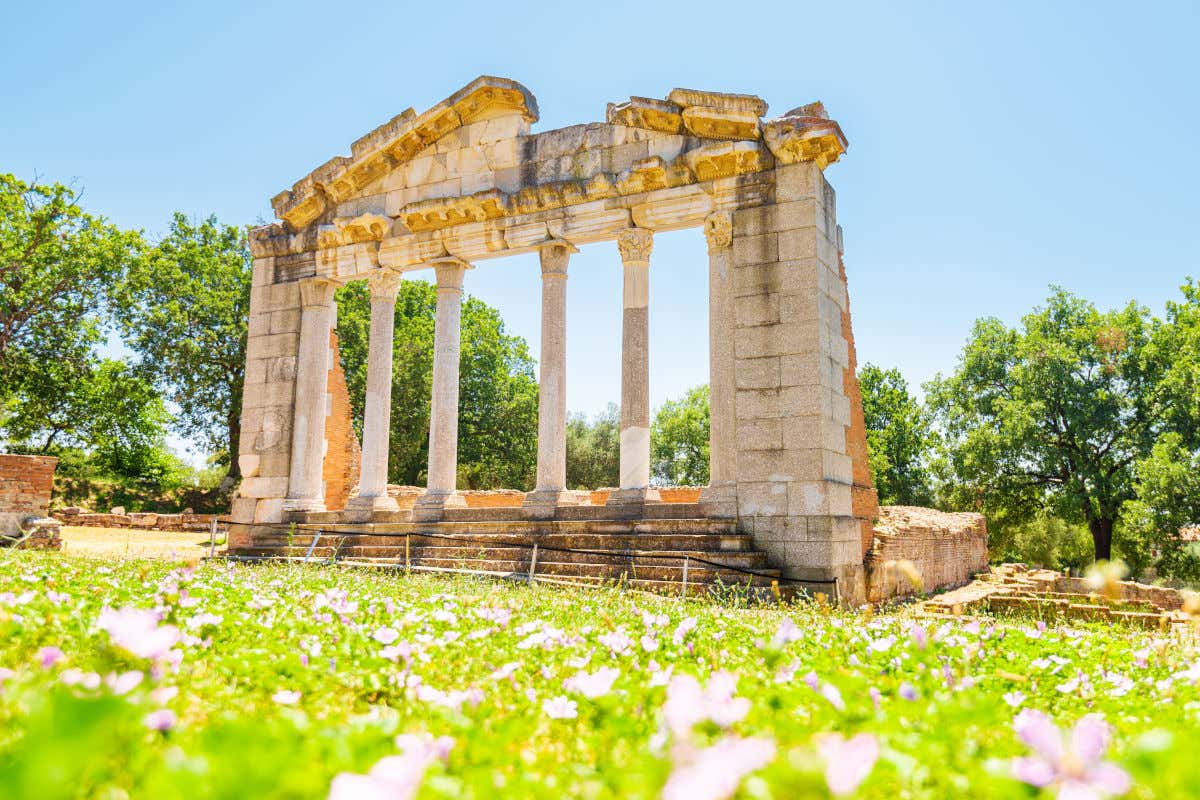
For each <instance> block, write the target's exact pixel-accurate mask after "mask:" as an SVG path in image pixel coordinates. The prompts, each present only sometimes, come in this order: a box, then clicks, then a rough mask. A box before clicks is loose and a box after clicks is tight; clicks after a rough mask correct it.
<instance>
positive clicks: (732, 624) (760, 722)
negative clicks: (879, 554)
mask: <svg viewBox="0 0 1200 800" xmlns="http://www.w3.org/2000/svg"><path fill="white" fill-rule="evenodd" d="M118 533H119V534H120V533H121V532H118ZM199 538H200V537H194V536H193V537H191V539H192V540H195V541H199ZM1197 680H1200V661H1197V650H1196V646H1195V643H1194V642H1193V641H1192V640H1191V639H1190V635H1189V636H1188V637H1185V638H1179V637H1178V636H1176V637H1175V638H1167V637H1166V635H1158V634H1147V633H1144V632H1135V631H1127V630H1124V629H1119V628H1107V629H1105V628H1100V627H1094V626H1086V625H1080V626H1076V627H1071V628H1066V627H1054V626H1049V627H1047V626H1042V625H1039V624H1038V622H1037V621H1036V620H1032V619H1029V620H1020V619H1017V620H1014V619H1011V618H1009V619H1004V620H999V619H997V620H993V619H988V618H973V619H964V618H957V619H952V620H938V619H920V618H917V617H915V616H913V614H912V612H911V611H900V612H898V613H889V614H879V615H874V616H870V615H863V614H859V615H853V614H849V613H844V612H839V611H834V610H831V609H829V608H826V607H823V606H821V605H818V604H812V605H797V606H789V607H785V608H756V609H748V608H739V607H734V606H731V605H720V604H709V603H702V602H698V601H688V602H683V601H681V600H678V599H668V598H659V597H651V596H645V595H640V594H635V593H629V592H622V591H620V590H618V589H611V590H582V589H578V590H577V589H566V588H552V587H545V586H538V585H534V586H525V585H518V584H510V583H497V582H490V581H482V580H476V579H469V578H463V577H434V576H411V577H407V576H404V575H400V574H396V573H382V572H368V571H355V570H349V569H336V568H335V569H330V568H321V567H316V566H302V565H258V566H247V565H232V564H225V563H222V562H216V563H211V564H210V563H205V564H203V565H201V566H199V567H198V568H197V569H195V570H194V571H192V570H191V569H188V568H183V567H180V566H179V565H177V564H171V563H168V562H165V561H151V560H136V559H122V560H116V561H111V560H110V561H104V560H96V559H91V558H85V557H82V556H79V555H72V554H71V552H70V551H68V553H66V554H53V553H31V552H0V797H6V798H7V797H21V798H39V800H42V799H43V798H46V799H52V798H68V797H98V798H118V797H131V798H268V797H270V798H273V797H289V798H293V797H294V798H310V797H311V798H322V797H333V798H337V800H345V798H384V797H388V798H395V797H401V798H402V797H413V796H416V797H421V798H460V797H462V798H491V797H517V798H526V797H537V798H542V797H544V798H564V797H567V798H574V797H583V798H605V797H642V798H655V797H663V798H667V800H683V799H684V798H687V800H704V799H705V798H719V797H731V796H737V797H744V798H778V799H779V800H783V798H799V797H828V796H834V795H836V796H850V797H864V798H943V797H946V798H949V797H954V798H962V797H1002V798H1006V797H1013V798H1025V797H1034V796H1038V793H1039V791H1040V792H1042V793H1043V794H1044V796H1047V797H1051V796H1055V795H1057V796H1059V797H1062V798H1068V799H1074V800H1078V798H1087V797H1105V796H1117V795H1124V796H1128V797H1137V798H1150V797H1161V798H1179V797H1193V796H1200V759H1196V758H1195V757H1194V756H1193V752H1194V750H1195V746H1196V742H1197V734H1198V733H1200V725H1198V716H1197V715H1198V713H1200V691H1198V689H1197V684H1196V682H1197ZM1064 737H1065V738H1064ZM1038 786H1041V787H1044V788H1041V789H1039V788H1038Z"/></svg>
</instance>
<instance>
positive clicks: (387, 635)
mask: <svg viewBox="0 0 1200 800" xmlns="http://www.w3.org/2000/svg"><path fill="white" fill-rule="evenodd" d="M371 638H373V639H374V640H375V641H377V642H379V643H380V644H391V643H392V642H394V641H396V640H397V639H399V638H400V632H399V631H397V630H396V629H395V628H379V629H378V630H376V631H375V633H373V634H371Z"/></svg>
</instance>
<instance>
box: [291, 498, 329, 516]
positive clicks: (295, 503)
mask: <svg viewBox="0 0 1200 800" xmlns="http://www.w3.org/2000/svg"><path fill="white" fill-rule="evenodd" d="M283 510H284V511H303V512H309V511H324V510H325V500H324V499H323V498H315V497H289V498H287V499H285V500H284V501H283Z"/></svg>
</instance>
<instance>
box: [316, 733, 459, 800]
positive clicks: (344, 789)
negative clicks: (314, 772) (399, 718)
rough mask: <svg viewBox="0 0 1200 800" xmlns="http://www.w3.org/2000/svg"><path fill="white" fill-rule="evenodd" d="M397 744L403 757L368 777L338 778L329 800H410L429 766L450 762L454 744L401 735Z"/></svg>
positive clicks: (390, 758) (373, 769)
mask: <svg viewBox="0 0 1200 800" xmlns="http://www.w3.org/2000/svg"><path fill="white" fill-rule="evenodd" d="M396 744H397V746H398V747H399V748H400V750H401V754H400V755H398V756H385V757H384V758H381V759H380V760H379V761H377V762H375V766H373V767H371V770H370V771H369V772H368V773H367V774H366V775H359V774H356V773H353V772H343V773H340V774H339V775H337V776H336V777H335V778H334V779H333V782H332V783H331V784H330V785H329V800H409V798H412V797H413V796H414V795H415V794H416V793H417V789H418V788H419V787H420V785H421V780H422V779H423V778H424V777H425V773H426V771H427V770H428V769H429V766H430V765H431V764H433V763H434V762H436V761H439V760H440V761H443V762H444V761H446V760H447V758H448V757H449V753H450V748H451V746H452V745H453V740H451V739H449V738H448V737H444V736H443V737H441V738H439V739H432V738H430V737H428V736H425V737H420V736H413V735H401V736H397V737H396Z"/></svg>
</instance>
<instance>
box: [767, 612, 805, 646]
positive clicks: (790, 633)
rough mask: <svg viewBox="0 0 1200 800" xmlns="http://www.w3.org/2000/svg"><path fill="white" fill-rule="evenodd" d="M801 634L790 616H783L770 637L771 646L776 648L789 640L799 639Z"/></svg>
mask: <svg viewBox="0 0 1200 800" xmlns="http://www.w3.org/2000/svg"><path fill="white" fill-rule="evenodd" d="M803 635H804V634H802V633H801V632H800V628H799V627H797V626H796V623H794V622H792V620H791V618H790V617H784V618H783V621H782V622H780V623H779V627H778V628H777V629H776V630H775V635H774V636H772V637H771V646H772V647H773V648H775V649H776V650H778V649H779V648H781V647H783V646H784V645H786V644H787V643H789V642H795V641H799V640H800V638H801V637H802V636H803Z"/></svg>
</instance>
